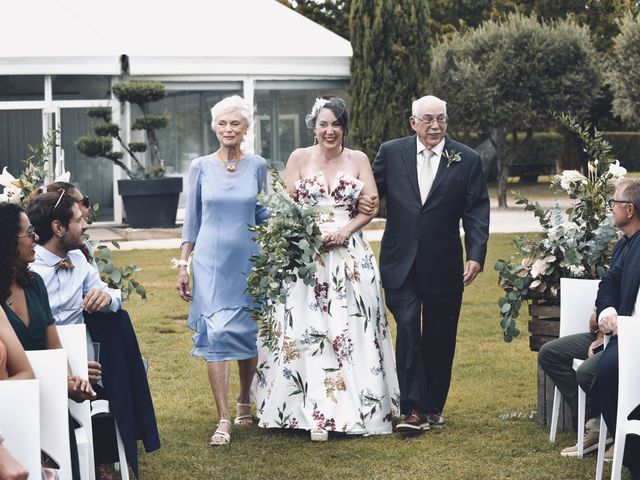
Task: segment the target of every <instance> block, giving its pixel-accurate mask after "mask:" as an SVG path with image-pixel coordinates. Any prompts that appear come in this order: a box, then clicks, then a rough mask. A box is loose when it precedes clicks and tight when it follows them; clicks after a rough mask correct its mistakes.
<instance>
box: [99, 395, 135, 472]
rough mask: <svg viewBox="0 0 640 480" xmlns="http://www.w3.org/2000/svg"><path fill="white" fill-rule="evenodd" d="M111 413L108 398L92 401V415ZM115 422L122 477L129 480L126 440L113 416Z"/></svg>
mask: <svg viewBox="0 0 640 480" xmlns="http://www.w3.org/2000/svg"><path fill="white" fill-rule="evenodd" d="M102 415H109V416H112V415H111V410H110V407H109V402H108V401H107V400H94V401H93V402H91V416H92V417H93V416H102ZM113 424H114V426H115V430H116V443H117V445H118V462H119V467H120V478H121V479H122V480H129V466H128V464H127V455H126V453H125V450H124V442H123V441H122V435H120V429H119V428H118V422H117V421H116V418H115V417H113Z"/></svg>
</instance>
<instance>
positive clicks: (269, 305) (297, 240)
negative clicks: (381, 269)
mask: <svg viewBox="0 0 640 480" xmlns="http://www.w3.org/2000/svg"><path fill="white" fill-rule="evenodd" d="M271 176H272V177H273V192H272V193H271V194H261V195H259V196H258V202H259V203H260V204H261V205H264V206H265V207H267V208H268V209H269V210H270V212H271V216H270V217H269V219H268V220H267V221H266V222H264V223H262V224H260V225H255V226H252V227H250V229H251V231H252V232H255V237H254V239H255V242H256V243H257V244H258V246H259V247H260V253H259V254H257V255H253V256H252V257H251V261H252V262H253V268H252V269H251V272H250V273H249V276H248V278H247V293H249V295H251V297H253V300H254V302H255V305H254V307H253V308H252V309H251V317H252V318H253V319H255V320H256V321H257V322H259V324H260V336H261V337H262V338H263V340H264V342H265V345H266V346H267V347H268V346H269V344H270V343H271V342H273V341H277V338H278V332H276V331H275V329H276V328H277V326H276V325H275V323H274V313H275V309H276V307H277V306H278V305H279V304H283V303H284V302H285V301H286V298H287V285H288V284H290V283H294V282H296V281H297V280H298V279H299V280H302V281H303V282H304V283H305V284H306V285H310V286H315V284H316V277H315V273H316V257H317V256H318V254H319V253H320V247H321V246H322V234H321V232H320V228H319V227H318V224H317V223H316V219H317V218H318V217H319V215H321V214H322V213H323V209H321V208H318V207H313V206H310V205H306V204H303V203H301V202H299V201H297V200H295V199H293V198H291V196H290V195H289V193H288V192H287V189H286V186H285V184H284V182H283V181H282V179H281V178H280V176H279V175H278V172H277V171H275V170H272V171H271Z"/></svg>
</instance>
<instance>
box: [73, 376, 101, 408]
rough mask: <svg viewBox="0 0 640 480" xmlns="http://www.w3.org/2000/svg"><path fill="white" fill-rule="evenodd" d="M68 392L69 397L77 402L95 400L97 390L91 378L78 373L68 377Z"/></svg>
mask: <svg viewBox="0 0 640 480" xmlns="http://www.w3.org/2000/svg"><path fill="white" fill-rule="evenodd" d="M67 394H68V396H69V398H71V399H72V400H75V401H76V402H78V403H80V402H84V401H85V400H95V398H96V397H97V394H96V392H94V391H93V388H91V384H90V383H89V380H85V379H83V378H80V377H78V376H77V375H74V376H71V377H67Z"/></svg>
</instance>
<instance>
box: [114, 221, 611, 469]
mask: <svg viewBox="0 0 640 480" xmlns="http://www.w3.org/2000/svg"><path fill="white" fill-rule="evenodd" d="M512 238H513V235H512V234H500V235H493V236H492V237H491V241H490V244H489V254H488V258H487V269H486V272H485V273H484V274H482V275H481V276H479V277H478V279H477V280H476V282H475V283H474V284H473V285H472V287H470V288H469V289H468V291H467V292H466V293H465V296H464V302H463V307H462V315H461V319H460V327H459V337H458V349H457V353H456V359H455V363H454V372H453V384H452V386H451V392H450V395H449V400H448V402H447V406H446V409H445V412H444V414H445V416H446V419H447V426H446V427H445V428H444V429H442V430H441V431H430V432H428V433H425V434H423V435H420V436H417V437H402V436H400V435H399V434H393V435H387V436H378V437H368V438H330V439H329V441H328V442H326V443H315V442H311V441H310V440H309V439H308V436H307V434H296V433H291V432H265V431H262V430H261V429H259V428H258V427H251V428H245V429H241V428H236V429H235V430H234V432H233V435H232V443H231V445H229V446H228V447H220V448H216V449H214V448H212V447H210V446H209V445H208V440H209V437H210V436H211V434H212V433H213V430H214V426H215V423H216V413H215V407H214V403H213V399H212V395H211V391H210V389H209V384H208V381H207V376H206V370H205V364H204V362H203V361H202V360H201V359H199V358H193V357H191V355H190V353H189V352H190V350H191V332H190V330H188V328H187V327H186V322H185V318H186V315H187V304H186V303H184V302H182V301H181V300H180V299H179V298H178V295H177V293H176V291H175V280H176V271H175V270H172V269H171V267H170V264H169V259H170V258H171V257H175V256H176V255H177V254H178V252H177V251H169V250H154V251H151V250H144V251H132V252H117V253H116V254H115V255H114V257H115V258H116V261H117V262H118V263H125V262H131V263H137V264H138V265H139V266H140V267H142V268H143V271H142V272H141V273H140V274H139V278H140V280H141V281H142V282H143V283H144V285H145V286H146V287H147V292H148V293H149V299H148V300H147V301H146V302H144V301H141V300H139V299H137V298H136V299H133V300H131V301H130V302H129V303H128V304H127V309H128V310H129V312H130V313H131V317H132V319H133V320H134V323H135V326H136V331H137V334H138V339H139V342H140V346H141V349H142V352H143V354H144V355H145V356H146V357H147V359H148V360H149V378H150V384H151V390H152V393H153V397H154V401H155V407H156V414H157V417H158V423H159V428H160V436H161V440H162V448H161V449H160V450H159V451H157V452H155V453H152V454H146V453H142V450H141V454H140V457H139V459H140V472H141V477H142V478H143V479H210V478H215V479H245V478H251V479H253V478H256V479H257V478H260V479H272V478H273V479H285V478H286V479H287V480H294V479H311V478H326V479H330V478H344V479H351V478H367V479H378V478H379V479H404V478H416V479H418V478H420V479H456V480H462V479H523V480H524V479H527V480H529V479H564V480H571V479H586V478H593V475H594V472H595V457H594V456H593V455H592V456H588V457H587V458H586V459H584V460H578V459H567V458H561V457H560V455H559V452H560V449H561V448H563V447H565V446H568V445H572V444H574V443H575V436H572V435H569V434H559V435H558V442H557V445H552V444H550V443H549V437H548V432H547V431H546V430H545V429H543V428H541V427H539V426H538V424H537V422H536V420H535V418H534V419H530V418H529V417H530V414H531V413H532V412H533V411H534V410H535V409H536V354H534V353H532V352H530V351H529V348H528V338H527V335H526V334H524V333H523V335H522V336H521V337H520V338H517V339H516V340H514V342H513V343H510V344H506V343H504V342H503V340H502V334H501V331H500V327H499V317H498V309H497V299H498V297H499V296H500V289H499V288H498V285H497V274H496V272H494V271H493V264H494V262H495V260H496V259H497V258H500V257H502V258H504V257H509V256H510V255H511V251H512V250H511V248H510V241H511V239H512ZM374 247H376V248H377V247H378V245H374ZM434 274H437V273H436V272H434ZM392 324H393V322H392ZM519 326H520V328H521V329H522V330H523V331H526V323H525V320H521V322H520V325H519ZM237 381H238V379H237V372H236V371H235V367H234V369H233V375H232V379H231V384H232V385H231V395H232V397H231V398H235V394H236V393H237V391H238V387H237ZM232 408H233V407H232ZM234 410H235V408H233V409H232V411H234ZM511 413H516V414H518V413H519V414H521V415H516V418H514V419H510V420H504V419H502V418H501V415H503V414H511ZM605 468H608V467H605Z"/></svg>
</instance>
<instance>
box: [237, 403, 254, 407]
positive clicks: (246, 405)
mask: <svg viewBox="0 0 640 480" xmlns="http://www.w3.org/2000/svg"><path fill="white" fill-rule="evenodd" d="M250 406H251V404H250V403H240V402H236V407H250Z"/></svg>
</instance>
